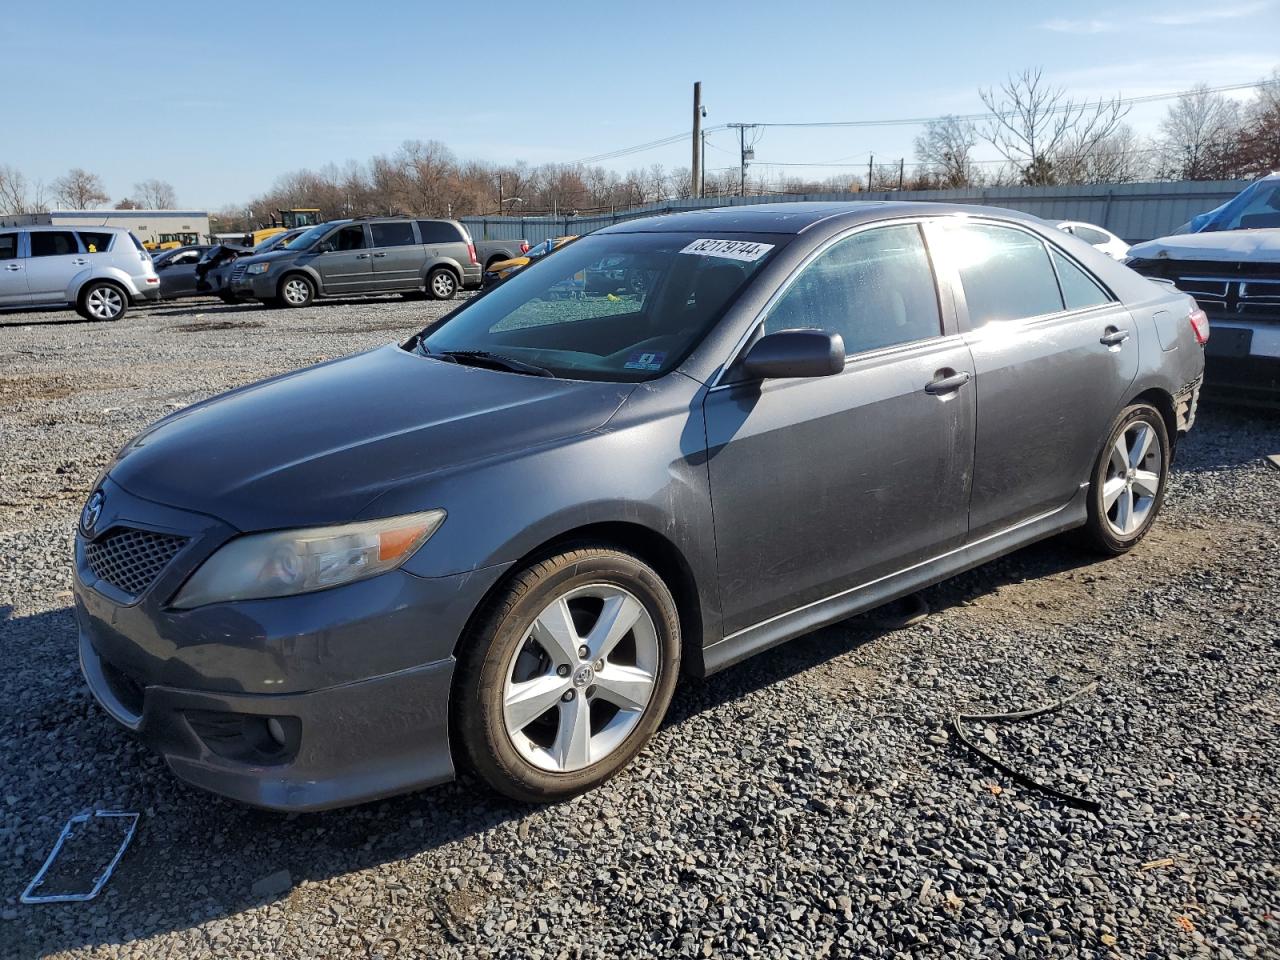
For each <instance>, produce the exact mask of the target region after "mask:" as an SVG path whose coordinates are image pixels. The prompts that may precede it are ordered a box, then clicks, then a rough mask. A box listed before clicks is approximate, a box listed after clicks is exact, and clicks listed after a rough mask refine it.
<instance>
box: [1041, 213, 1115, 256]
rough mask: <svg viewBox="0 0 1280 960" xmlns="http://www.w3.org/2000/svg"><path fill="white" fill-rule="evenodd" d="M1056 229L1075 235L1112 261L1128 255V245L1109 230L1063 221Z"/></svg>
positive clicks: (1074, 221) (1093, 225)
mask: <svg viewBox="0 0 1280 960" xmlns="http://www.w3.org/2000/svg"><path fill="white" fill-rule="evenodd" d="M1058 229H1059V230H1065V231H1066V232H1067V233H1071V234H1075V235H1076V236H1077V237H1079V238H1080V239H1081V240H1083V241H1084V242H1085V243H1087V244H1089V246H1091V247H1093V248H1094V249H1095V250H1101V251H1102V252H1103V253H1105V254H1106V255H1107V256H1108V257H1110V258H1111V259H1112V260H1123V259H1124V258H1125V257H1126V256H1128V254H1129V245H1128V244H1127V243H1125V242H1124V241H1123V240H1121V239H1120V238H1119V237H1117V236H1116V235H1115V234H1114V233H1112V232H1111V231H1110V230H1107V229H1105V228H1104V227H1100V226H1098V225H1097V224H1093V223H1080V222H1079V221H1076V220H1063V221H1062V222H1061V223H1059V224H1058Z"/></svg>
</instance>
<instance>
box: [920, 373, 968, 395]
mask: <svg viewBox="0 0 1280 960" xmlns="http://www.w3.org/2000/svg"><path fill="white" fill-rule="evenodd" d="M944 372H945V371H943V370H939V371H938V373H944ZM972 378H973V374H971V373H969V372H968V371H965V372H963V373H953V374H951V375H949V376H945V377H938V379H936V380H930V381H929V382H928V383H926V384H925V385H924V392H925V393H932V394H933V395H934V396H937V395H938V394H940V393H952V392H954V391H956V390H959V389H960V388H961V387H963V386H964V385H965V384H966V383H968V382H969V381H970V380H971V379H972Z"/></svg>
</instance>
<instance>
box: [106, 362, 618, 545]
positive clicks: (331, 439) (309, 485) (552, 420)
mask: <svg viewBox="0 0 1280 960" xmlns="http://www.w3.org/2000/svg"><path fill="white" fill-rule="evenodd" d="M634 388H635V385H634V384H618V383H599V382H584V381H576V380H557V379H552V378H549V377H535V376H525V375H522V374H515V373H505V372H502V371H494V370H486V369H481V368H476V367H463V366H460V365H458V364H454V363H447V362H443V361H439V360H432V359H428V358H426V357H421V356H418V355H416V354H412V353H409V352H407V351H405V350H403V349H401V348H400V347H398V346H396V345H394V344H393V345H390V346H386V347H382V348H379V349H376V350H372V351H370V352H368V353H362V354H356V355H354V356H350V357H346V358H343V359H341V360H335V361H331V362H329V363H325V364H321V365H319V366H315V367H309V368H306V369H303V370H298V371H295V372H293V373H289V374H285V375H283V376H280V377H276V378H274V379H271V380H265V381H263V382H261V383H257V384H252V385H250V386H248V387H242V388H240V389H239V390H235V391H233V392H231V393H228V394H224V395H222V396H220V397H215V398H213V399H212V400H207V401H204V402H203V403H199V404H196V405H193V406H190V407H187V408H186V409H184V410H181V411H179V412H177V413H175V414H172V415H171V416H169V417H167V418H165V419H164V420H161V421H159V422H158V423H156V424H155V425H153V426H152V427H150V428H149V429H148V430H146V431H144V432H143V433H142V434H140V435H139V436H138V437H136V438H135V439H134V440H133V441H132V442H131V443H130V444H129V445H128V446H126V447H125V449H124V450H122V451H121V455H120V458H119V460H118V461H117V462H116V463H115V465H113V466H112V468H111V470H110V476H111V479H112V480H113V481H114V482H115V483H117V484H119V485H120V486H122V487H124V488H125V489H126V490H127V491H128V492H130V493H131V494H133V495H134V496H138V497H143V498H145V499H148V500H152V501H155V502H157V503H163V504H168V505H170V506H174V507H179V508H181V509H186V510H193V511H197V512H200V513H205V514H209V515H212V516H215V517H218V518H220V519H222V520H224V521H226V522H227V523H230V524H232V525H233V526H236V527H238V528H239V529H241V530H262V529H269V528H283V527H294V526H311V525H318V524H327V523H343V522H346V521H348V520H351V519H354V518H355V517H356V516H357V515H358V514H359V511H360V510H361V508H363V507H365V506H367V505H368V504H369V503H370V502H371V501H373V500H374V499H375V498H376V497H377V496H379V495H380V494H382V493H384V492H386V491H387V490H390V489H392V488H393V487H397V486H399V485H401V484H404V483H406V482H412V481H414V480H415V479H425V478H427V477H429V476H430V475H431V474H434V473H438V472H441V471H446V470H449V469H452V468H457V467H460V466H462V465H464V464H467V463H473V462H475V461H478V460H484V459H487V458H491V457H495V456H502V455H504V454H507V453H513V452H516V451H518V450H522V449H526V448H528V447H532V446H535V445H539V444H544V443H551V442H555V441H557V440H561V439H565V438H568V437H572V436H576V435H578V434H581V433H586V432H589V431H591V430H593V429H595V428H596V427H599V426H600V425H601V424H603V423H604V422H605V421H606V420H608V419H609V417H610V416H612V414H613V413H614V411H616V410H617V409H618V407H619V406H620V405H621V404H622V402H623V401H624V400H625V399H626V397H627V395H628V394H629V393H630V392H631V391H632V390H633V389H634Z"/></svg>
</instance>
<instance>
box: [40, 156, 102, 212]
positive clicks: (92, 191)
mask: <svg viewBox="0 0 1280 960" xmlns="http://www.w3.org/2000/svg"><path fill="white" fill-rule="evenodd" d="M53 197H54V199H55V200H57V201H58V203H60V204H62V205H63V206H64V207H66V208H67V209H69V210H88V209H89V208H90V207H95V206H101V205H102V204H104V203H107V202H109V201H110V200H111V198H110V197H109V196H107V191H106V188H105V187H103V185H102V178H101V177H99V176H98V175H97V174H96V173H90V172H89V171H88V170H83V169H81V168H80V167H76V168H75V169H73V170H70V171H68V172H67V175H66V176H65V177H59V178H58V179H57V180H55V181H53Z"/></svg>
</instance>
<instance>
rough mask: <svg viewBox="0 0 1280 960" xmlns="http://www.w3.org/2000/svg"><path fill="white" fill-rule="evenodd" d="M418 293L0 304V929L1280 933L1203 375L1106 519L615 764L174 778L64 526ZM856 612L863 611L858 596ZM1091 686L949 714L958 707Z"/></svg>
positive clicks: (1249, 551) (1042, 950) (57, 937)
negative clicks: (107, 852) (215, 396)
mask: <svg viewBox="0 0 1280 960" xmlns="http://www.w3.org/2000/svg"><path fill="white" fill-rule="evenodd" d="M440 310H441V307H440V306H439V305H436V304H431V303H425V302H406V301H401V300H399V299H395V300H381V301H351V302H344V303H326V304H321V305H318V306H315V307H312V308H310V309H308V310H305V311H297V312H282V311H270V312H269V311H266V310H263V309H259V308H252V309H249V308H246V309H238V308H228V307H225V306H223V305H222V304H219V303H216V302H207V303H206V302H191V303H188V304H180V305H165V306H158V307H154V308H150V309H142V310H137V311H135V312H133V313H132V314H131V315H130V316H129V317H128V318H127V319H125V320H124V321H122V322H121V323H118V324H116V325H114V326H105V325H96V324H87V323H82V322H79V320H78V319H77V318H73V317H71V316H70V315H68V314H23V315H14V314H8V315H0V704H2V706H0V810H2V811H3V817H2V818H0V953H2V954H3V955H5V956H20V957H28V956H39V955H52V956H58V957H70V956H77V957H81V956H97V957H116V956H129V957H142V956H147V957H152V956H154V957H192V956H208V955H214V956H219V957H245V958H248V957H261V956H280V957H299V958H302V957H314V956H359V957H382V958H392V957H419V956H421V957H484V956H494V957H497V956H508V957H531V958H538V957H546V958H553V957H566V958H573V957H606V956H652V955H664V956H670V955H689V956H708V957H709V956H720V955H744V956H752V955H754V956H769V957H775V956H778V957H788V956H790V957H805V958H811V957H823V956H851V955H865V956H877V957H906V956H938V957H943V956H946V957H955V956H966V957H991V956H999V955H1007V956H1060V957H1079V956H1084V957H1151V958H1156V957H1168V956H1190V955H1196V956H1211V957H1241V956H1250V957H1251V956H1258V957H1267V956H1270V957H1276V956H1280V870H1278V869H1277V863H1278V862H1280V820H1278V814H1280V811H1277V804H1278V802H1280V767H1278V765H1277V764H1276V762H1275V745H1276V743H1278V742H1280V709H1278V708H1280V697H1278V695H1277V691H1276V685H1275V665H1276V661H1277V656H1278V655H1280V626H1278V625H1277V621H1278V620H1280V617H1278V613H1280V600H1278V593H1277V589H1278V587H1280V573H1278V568H1280V565H1278V564H1277V562H1276V560H1277V552H1278V551H1277V524H1278V520H1280V505H1278V503H1277V490H1278V488H1280V471H1278V470H1276V469H1275V468H1273V467H1271V466H1269V465H1267V464H1266V463H1265V462H1264V460H1263V457H1264V455H1266V454H1269V453H1280V419H1277V418H1276V417H1275V416H1273V415H1267V414H1260V413H1249V412H1242V411H1233V410H1229V409H1215V408H1212V407H1208V408H1205V409H1203V410H1202V413H1201V422H1200V424H1199V426H1198V428H1197V429H1196V431H1195V432H1193V434H1192V435H1191V438H1190V439H1189V441H1188V442H1186V444H1185V445H1184V446H1183V448H1182V449H1181V450H1180V451H1179V458H1178V462H1177V465H1176V472H1175V474H1174V477H1173V481H1172V484H1171V487H1170V490H1169V497H1168V501H1167V504H1166V510H1165V513H1164V516H1163V517H1162V519H1161V521H1160V522H1159V524H1158V525H1157V527H1156V529H1155V530H1154V531H1153V533H1152V535H1151V536H1150V537H1148V539H1147V540H1146V541H1145V542H1144V543H1143V544H1142V545H1141V546H1140V547H1139V548H1138V549H1136V550H1135V551H1133V552H1132V553H1131V554H1129V555H1128V556H1125V557H1123V558H1120V559H1118V560H1112V561H1108V562H1095V561H1093V560H1091V559H1089V558H1086V557H1083V556H1081V555H1080V554H1078V553H1076V552H1074V551H1072V550H1071V549H1069V548H1067V547H1065V546H1064V545H1063V544H1062V543H1061V542H1049V543H1046V544H1041V545H1038V546H1035V547H1032V548H1030V549H1027V550H1024V551H1021V552H1020V553H1018V554H1016V555H1014V556H1011V557H1008V558H1005V559H1004V560H1001V561H999V562H996V563H993V564H990V565H988V566H986V567H984V568H982V569H980V570H976V571H974V572H972V573H969V574H967V575H965V576H962V577H959V578H956V579H954V580H951V581H948V582H947V583H944V584H942V585H940V586H938V587H935V588H933V589H931V590H929V591H927V592H926V594H925V598H926V599H927V601H928V603H929V605H930V606H931V608H932V609H933V611H934V613H933V615H932V616H930V617H929V618H928V619H927V620H925V621H924V622H923V623H920V624H918V625H916V626H912V627H908V628H905V629H897V630H894V629H890V628H887V627H886V626H885V625H884V624H883V623H882V622H878V621H877V620H876V619H875V618H872V617H867V618H861V619H857V620H852V621H848V622H845V623H842V624H839V625H837V626H834V627H830V628H828V629H825V630H822V631H819V632H817V633H815V634H812V635H810V636H808V637H805V638H802V639H800V640H797V641H795V642H793V643H791V644H789V645H787V646H785V647H783V648H780V649H778V650H776V651H773V652H770V653H766V654H764V655H762V656H759V657H756V658H755V659H754V660H752V661H749V662H747V663H745V664H742V665H740V666H738V667H735V668H734V669H732V670H729V671H727V672H726V673H723V674H720V675H718V676H716V677H714V678H712V679H710V680H707V681H705V682H693V681H688V682H685V683H683V684H682V685H681V688H680V689H679V691H678V692H677V695H676V700H675V703H674V705H673V708H672V711H671V716H670V719H669V721H668V723H667V724H666V725H665V727H664V728H663V729H662V730H661V731H660V733H659V734H658V736H657V737H656V738H655V740H654V742H653V743H652V745H651V746H650V747H649V748H648V749H647V750H646V751H645V752H644V753H642V754H641V756H640V757H639V758H638V760H637V762H636V763H635V764H634V765H633V767H632V768H631V769H630V770H629V771H627V772H625V773H624V774H622V775H621V776H619V777H618V778H617V779H616V780H614V781H613V782H612V783H610V784H608V785H607V786H606V787H604V788H602V789H600V790H597V791H595V792H594V793H591V794H589V795H587V796H583V797H580V798H577V799H575V800H573V801H571V802H568V803H563V804H559V805H556V806H551V807H545V808H532V807H525V806H520V805H516V804H512V803H510V802H506V801H503V800H499V799H497V798H495V797H494V796H492V795H490V794H488V793H487V792H485V791H484V790H482V789H481V788H480V787H479V786H478V785H477V784H475V783H474V782H472V781H469V780H467V779H464V780H462V781H461V782H458V783H455V784H450V785H447V786H445V787H442V788H438V789H433V790H429V791H425V792H422V793H419V794H415V795H411V796H406V797H400V798H396V799H394V800H390V801H387V802H382V803H377V804H371V805H368V806H365V807H361V808H357V809H353V810H347V811H338V812H332V813H325V814H312V815H305V816H293V817H285V816H281V815H276V814H269V813H263V812H258V811H253V810H249V809H245V808H242V807H239V806H236V805H233V804H231V803H228V802H224V801H222V800H220V799H217V798H214V797H211V796H208V795H205V794H203V793H200V792H197V791H195V790H193V789H190V788H187V787H185V786H183V785H182V784H180V783H179V782H178V781H177V780H175V779H174V778H173V777H172V776H170V775H169V774H168V772H167V771H166V770H165V768H164V767H163V765H162V764H161V762H160V761H159V760H158V759H157V758H156V757H154V756H152V755H150V754H149V753H148V752H147V751H146V750H144V749H142V748H141V747H140V746H139V745H138V744H137V743H136V742H135V741H134V740H133V739H132V738H131V737H130V736H128V735H126V733H125V732H124V731H122V730H121V729H119V728H118V727H116V726H115V725H114V724H113V723H112V722H111V721H110V720H109V719H108V718H107V716H106V715H105V714H104V713H103V711H102V710H101V709H99V708H98V707H97V706H96V705H95V704H94V703H93V702H92V700H91V698H90V696H89V694H88V692H87V691H86V689H85V688H84V686H83V684H82V682H81V680H80V677H79V673H78V670H77V665H76V656H75V629H74V625H73V618H72V615H71V612H70V609H69V603H70V596H71V595H70V592H69V587H70V575H71V574H70V567H69V561H68V558H69V556H70V553H71V538H72V534H73V530H74V523H75V518H76V516H77V511H78V509H79V506H80V504H81V502H82V501H83V498H84V497H85V496H86V495H87V494H88V492H89V486H90V484H91V483H92V482H93V479H94V477H95V475H96V473H97V471H98V469H99V467H100V465H101V464H102V463H104V462H105V461H106V459H107V458H108V456H109V455H110V453H111V452H112V451H113V450H114V449H115V448H116V447H118V446H119V445H120V444H121V443H123V442H124V440H125V439H127V437H128V436H130V435H131V434H132V433H134V432H135V431H137V430H139V429H140V428H142V427H143V426H144V425H145V424H146V423H148V422H149V421H151V420H154V419H155V418H157V417H160V416H162V415H163V414H164V413H165V412H166V411H167V410H169V409H172V408H173V407H174V406H175V405H180V404H186V403H189V402H191V401H193V400H195V399H198V398H200V397H204V396H206V395H208V394H211V393H215V392H218V391H221V390H224V389H227V388H229V387H232V386H235V385H238V384H242V383H245V382H247V381H251V380H254V379H256V378H259V377H262V376H266V375H268V374H271V373H275V372H277V371H281V370H285V369H289V368H292V367H296V366H299V365H302V364H305V363H309V362H312V361H315V360H320V359H322V358H327V357H331V356H334V355H339V354H344V353H348V352H351V351H353V350H357V349H361V348H364V347H368V346H373V345H376V344H379V343H383V342H385V341H387V340H389V339H391V338H392V337H398V336H401V335H404V334H408V333H410V332H411V331H412V330H414V329H415V328H417V327H418V326H421V325H422V324H423V323H424V321H425V320H426V319H428V318H429V317H432V316H436V315H438V314H439V312H440ZM882 619H883V618H882ZM1094 678H1100V681H1101V682H1100V685H1099V688H1098V690H1097V692H1096V693H1093V694H1091V695H1088V696H1085V697H1083V698H1081V699H1080V700H1079V701H1077V702H1076V703H1075V704H1073V705H1072V706H1071V707H1069V708H1067V709H1065V710H1063V711H1061V712H1058V713H1054V714H1050V715H1047V716H1044V717H1041V718H1038V719H1036V720H1034V721H1031V722H1025V723H1019V724H1010V725H996V726H993V727H992V728H991V729H984V728H983V727H981V726H978V727H975V728H973V730H972V736H974V737H975V738H976V739H977V741H978V742H979V743H982V744H983V745H984V746H985V747H986V748H987V749H989V750H991V751H994V752H996V753H998V754H999V755H1000V756H1002V757H1004V758H1006V759H1007V760H1009V761H1010V762H1011V763H1013V764H1014V765H1015V766H1017V767H1019V768H1021V769H1025V770H1027V771H1030V772H1033V773H1035V774H1036V775H1038V776H1040V777H1043V778H1045V779H1047V780H1049V781H1051V782H1053V783H1055V784H1057V785H1059V786H1061V787H1063V788H1064V789H1067V790H1069V791H1072V792H1076V793H1082V794H1086V795H1088V796H1091V797H1093V798H1096V799H1097V800H1099V801H1100V802H1101V804H1102V811H1101V813H1100V814H1099V815H1097V816H1093V815H1090V814H1088V813H1084V812H1082V811H1079V810H1074V809H1071V808H1069V807H1066V806H1064V805H1062V804H1060V803H1057V802H1055V801H1052V800H1050V799H1047V798H1045V797H1044V796H1042V795H1040V794H1039V793H1037V792H1034V791H1030V790H1026V789H1023V788H1021V787H1019V786H1018V785H1017V784H1016V783H1014V782H1012V781H1011V780H1010V779H1009V778H1008V777H1006V776H1004V775H1002V774H999V773H998V772H996V771H994V770H992V769H990V768H988V767H987V766H986V765H985V764H983V763H982V762H981V761H979V760H977V759H976V758H975V757H973V756H972V755H969V754H968V753H967V752H965V751H964V749H963V748H962V747H960V746H959V745H958V744H957V743H956V741H955V738H954V736H950V735H949V734H948V731H947V721H948V718H949V717H950V716H951V714H953V713H954V712H956V711H965V712H982V711H984V710H1000V709H1015V708H1018V707H1022V706H1026V705H1034V704H1041V703H1048V702H1051V701H1053V700H1056V699H1058V698H1060V697H1062V696H1064V695H1066V694H1067V693H1070V692H1072V691H1074V690H1076V689H1078V688H1079V687H1080V686H1082V685H1083V684H1085V683H1086V682H1088V681H1090V680H1092V679H1094ZM94 804H103V805H106V806H110V807H114V808H119V809H125V810H135V811H138V812H139V813H140V814H141V815H142V816H141V821H140V823H139V827H138V832H137V836H136V838H135V840H134V842H133V845H132V846H131V848H130V849H129V851H128V853H127V854H126V855H125V857H124V859H123V860H122V862H121V864H120V866H119V868H118V869H117V871H116V873H115V875H114V876H113V877H112V879H111V880H110V882H109V884H108V885H107V887H106V889H105V891H104V892H103V893H102V895H101V896H100V897H99V898H98V899H97V900H96V901H93V902H90V903H81V904H69V905H59V906H21V905H19V903H18V894H19V893H20V892H21V890H22V888H23V886H25V884H26V882H27V881H28V880H29V879H30V877H31V876H32V875H34V873H35V871H36V869H37V868H38V867H39V865H40V862H41V861H42V859H43V858H44V856H45V854H46V853H47V851H48V849H49V847H50V845H51V844H52V843H53V841H54V840H55V838H56V836H57V833H58V830H59V829H60V828H61V824H62V823H63V821H64V820H65V818H66V817H67V816H68V815H70V814H72V813H74V812H76V811H78V810H80V809H82V808H85V807H88V806H91V805H94Z"/></svg>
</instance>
